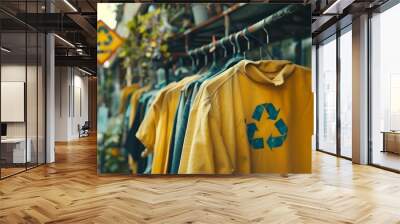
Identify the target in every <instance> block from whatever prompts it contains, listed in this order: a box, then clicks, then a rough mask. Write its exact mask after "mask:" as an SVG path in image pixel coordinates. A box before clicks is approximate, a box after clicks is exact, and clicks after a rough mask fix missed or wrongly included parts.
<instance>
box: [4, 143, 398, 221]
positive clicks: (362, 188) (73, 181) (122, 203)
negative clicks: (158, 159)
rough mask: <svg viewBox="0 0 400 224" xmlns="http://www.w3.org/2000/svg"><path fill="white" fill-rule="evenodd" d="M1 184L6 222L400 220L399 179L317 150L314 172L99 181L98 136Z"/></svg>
mask: <svg viewBox="0 0 400 224" xmlns="http://www.w3.org/2000/svg"><path fill="white" fill-rule="evenodd" d="M56 151H57V154H56V156H57V162H56V163H55V164H51V165H47V166H42V167H39V168H36V169H33V170H30V171H28V172H26V173H22V174H20V175H17V176H14V177H11V178H8V179H5V180H3V181H0V223H44V222H48V223H385V224H386V223H400V175H398V174H395V173H390V172H387V171H384V170H380V169H377V168H373V167H369V166H358V165H352V164H351V162H350V161H347V160H343V159H337V158H335V157H333V156H330V155H326V154H322V153H314V155H313V158H314V161H313V166H314V168H313V171H314V172H313V174H311V175H291V176H289V177H288V178H283V177H280V176H279V175H257V176H240V177H181V178H179V177H124V176H112V177H111V176H109V177H99V176H97V174H96V143H95V138H93V137H91V138H85V139H83V140H81V141H77V142H71V143H69V144H58V145H57V147H56Z"/></svg>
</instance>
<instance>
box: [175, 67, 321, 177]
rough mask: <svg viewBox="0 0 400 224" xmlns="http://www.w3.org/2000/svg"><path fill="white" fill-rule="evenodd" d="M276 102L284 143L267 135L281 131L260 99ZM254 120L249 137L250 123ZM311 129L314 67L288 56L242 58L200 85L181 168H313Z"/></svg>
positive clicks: (224, 170)
mask: <svg viewBox="0 0 400 224" xmlns="http://www.w3.org/2000/svg"><path fill="white" fill-rule="evenodd" d="M268 103H269V104H273V105H274V106H275V107H276V110H277V111H279V113H278V116H277V119H278V118H279V119H282V120H283V121H284V123H285V124H286V126H287V129H288V130H287V136H286V138H285V140H284V142H283V144H282V145H281V146H279V147H276V148H272V149H271V148H269V146H268V145H267V139H268V138H269V137H271V136H279V135H280V133H279V131H278V130H277V128H276V127H275V122H276V120H277V119H276V120H271V119H268V117H269V116H268V114H267V113H262V116H261V118H260V120H259V121H257V120H255V119H254V117H253V115H254V114H255V109H256V108H257V106H259V105H266V104H268ZM251 123H254V124H256V125H257V131H256V132H255V134H254V138H263V144H264V146H263V147H262V148H259V149H255V148H254V147H253V145H252V144H250V142H249V138H248V129H247V125H249V124H251ZM312 133H313V94H312V90H311V72H310V70H309V69H308V68H305V67H301V66H298V65H294V64H292V63H291V62H289V61H268V60H263V61H259V62H252V61H248V60H243V61H241V62H239V63H238V64H236V65H235V66H233V67H231V68H230V69H228V70H226V71H225V72H223V73H222V74H220V75H219V76H217V77H216V78H214V79H211V80H208V81H207V82H206V83H204V84H203V85H202V87H201V88H200V90H199V93H198V95H197V96H196V99H195V101H194V104H193V107H192V109H191V112H190V115H189V123H188V127H187V130H186V137H185V141H184V146H183V151H182V157H181V163H180V167H179V173H180V174H231V173H240V174H247V173H309V172H311V136H312Z"/></svg>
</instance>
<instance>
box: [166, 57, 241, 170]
mask: <svg viewBox="0 0 400 224" xmlns="http://www.w3.org/2000/svg"><path fill="white" fill-rule="evenodd" d="M242 59H243V57H240V56H238V57H234V58H231V59H230V60H228V61H227V62H226V63H225V65H224V66H223V67H222V68H218V67H212V68H211V69H210V70H209V71H207V72H205V73H204V74H202V75H201V78H200V79H198V80H195V81H192V82H190V83H189V84H187V86H185V88H184V89H183V91H182V94H181V96H180V99H179V104H178V110H177V113H176V118H175V122H176V124H175V125H174V129H173V138H172V139H173V141H172V142H171V145H170V155H171V156H170V158H169V159H170V161H169V166H168V173H170V174H177V173H178V170H179V163H180V160H181V154H182V147H183V141H184V139H185V133H186V126H187V122H188V119H189V113H190V108H191V105H192V103H193V101H194V99H195V98H196V95H197V92H198V91H199V89H200V86H201V85H202V84H203V83H204V82H205V81H207V80H208V79H211V78H213V77H215V76H217V75H219V74H220V73H222V72H224V71H225V70H227V69H229V68H230V67H232V66H233V65H235V64H236V63H238V62H239V61H241V60H242Z"/></svg>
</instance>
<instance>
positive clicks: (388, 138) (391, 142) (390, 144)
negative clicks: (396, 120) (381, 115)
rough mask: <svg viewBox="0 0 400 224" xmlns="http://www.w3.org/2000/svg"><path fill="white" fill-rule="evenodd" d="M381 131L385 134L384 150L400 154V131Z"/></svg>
mask: <svg viewBox="0 0 400 224" xmlns="http://www.w3.org/2000/svg"><path fill="white" fill-rule="evenodd" d="M381 133H382V134H383V150H382V152H392V153H397V154H400V132H399V131H382V132H381Z"/></svg>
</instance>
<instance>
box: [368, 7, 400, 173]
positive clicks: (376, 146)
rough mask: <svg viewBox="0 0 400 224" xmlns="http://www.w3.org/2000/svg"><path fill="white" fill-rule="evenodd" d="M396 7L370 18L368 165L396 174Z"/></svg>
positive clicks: (399, 145) (399, 83) (399, 78)
mask: <svg viewBox="0 0 400 224" xmlns="http://www.w3.org/2000/svg"><path fill="white" fill-rule="evenodd" d="M398 21H400V4H398V5H396V6H394V7H392V8H390V9H388V10H386V11H384V12H383V13H379V14H375V15H374V16H373V17H372V18H371V29H372V30H371V35H372V37H371V41H372V43H371V45H372V46H371V53H372V54H371V59H372V63H371V65H372V66H371V67H372V72H371V99H370V100H371V101H370V104H371V107H370V108H371V111H370V116H371V119H370V120H371V126H370V127H371V130H370V132H371V140H372V145H371V146H372V150H371V155H370V156H371V162H372V164H374V165H378V166H382V167H385V168H389V169H393V170H397V171H400V100H399V99H398V96H399V95H400V67H399V65H398V64H399V62H398V52H399V51H400V43H399V39H400V32H398V29H396V28H394V27H397V26H398Z"/></svg>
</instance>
